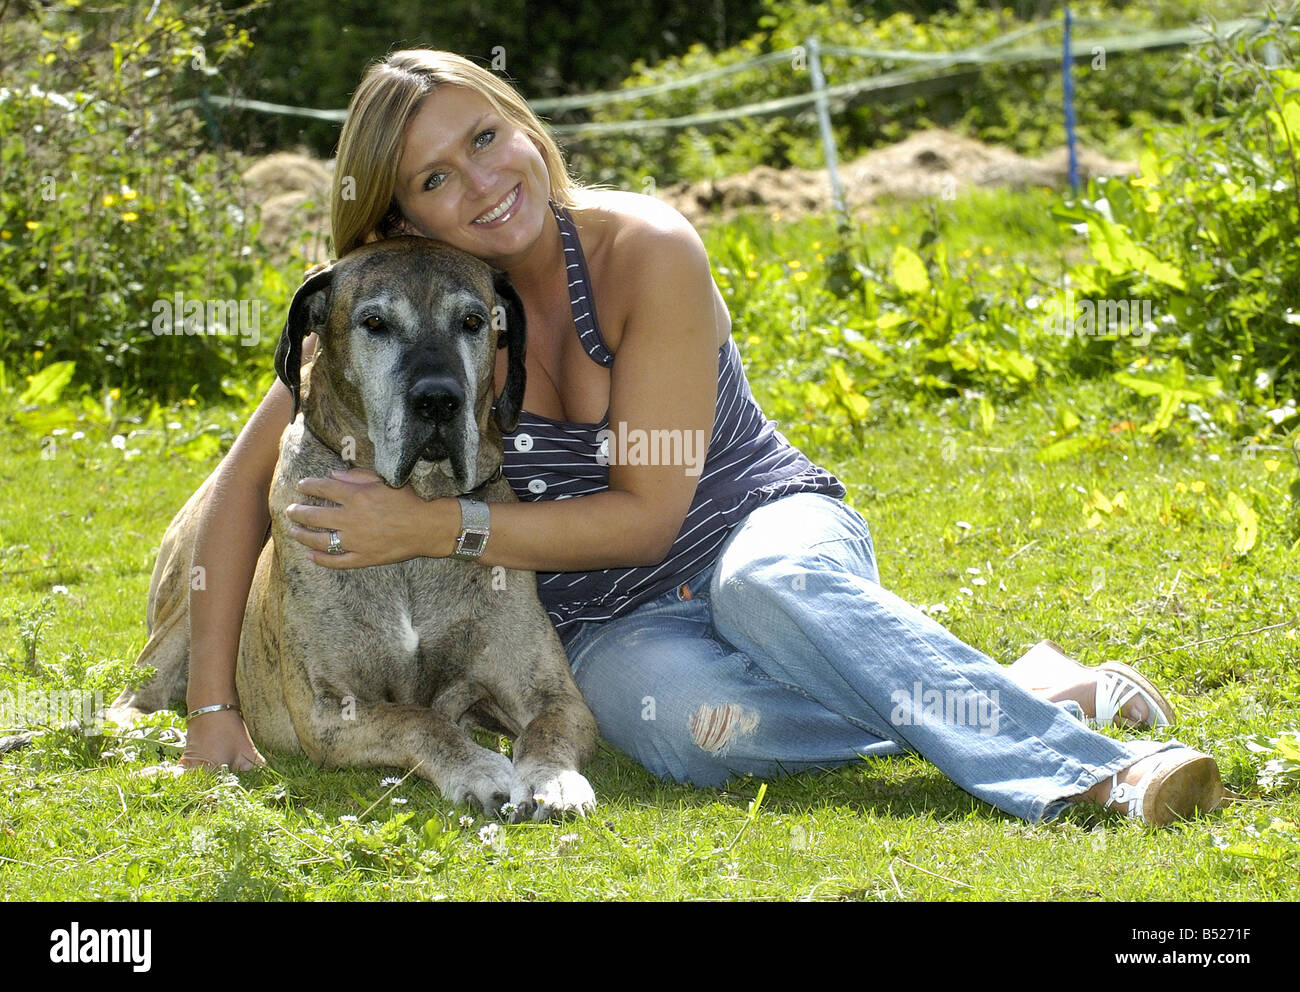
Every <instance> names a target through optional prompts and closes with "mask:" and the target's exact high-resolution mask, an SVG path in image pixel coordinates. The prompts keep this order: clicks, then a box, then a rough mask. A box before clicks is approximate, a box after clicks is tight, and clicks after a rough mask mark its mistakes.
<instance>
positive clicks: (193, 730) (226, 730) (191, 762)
mask: <svg viewBox="0 0 1300 992" xmlns="http://www.w3.org/2000/svg"><path fill="white" fill-rule="evenodd" d="M265 764H266V759H265V758H263V757H262V755H261V754H259V753H258V750H257V747H256V746H255V745H254V744H253V740H252V738H251V737H249V736H248V727H246V726H245V725H244V718H243V717H241V716H240V715H239V713H238V712H237V711H236V710H218V711H216V712H215V713H203V714H200V715H199V716H196V717H195V718H194V719H193V720H191V721H190V724H189V727H188V729H187V732H186V735H185V752H184V753H183V754H182V755H181V758H180V766H181V767H182V768H185V769H189V768H220V767H221V766H222V765H227V766H229V768H230V770H231V771H236V772H246V771H248V770H249V769H250V768H256V767H258V766H259V765H265Z"/></svg>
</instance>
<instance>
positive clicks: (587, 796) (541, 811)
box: [510, 768, 596, 823]
mask: <svg viewBox="0 0 1300 992" xmlns="http://www.w3.org/2000/svg"><path fill="white" fill-rule="evenodd" d="M510 802H511V804H512V805H513V806H514V807H515V810H514V813H513V815H512V817H511V820H512V822H514V823H521V822H523V821H524V820H539V821H540V820H558V819H562V818H563V817H566V816H570V815H573V814H577V815H578V816H586V815H587V813H588V812H590V811H591V810H593V809H595V808H596V794H595V793H594V792H592V791H591V784H590V783H589V782H588V781H587V780H586V779H585V778H584V777H583V776H582V775H580V774H579V773H578V772H575V771H573V770H572V769H571V768H537V769H530V770H529V771H528V772H527V773H524V774H520V773H518V772H517V773H516V775H515V780H514V785H513V786H512V788H511V790H510Z"/></svg>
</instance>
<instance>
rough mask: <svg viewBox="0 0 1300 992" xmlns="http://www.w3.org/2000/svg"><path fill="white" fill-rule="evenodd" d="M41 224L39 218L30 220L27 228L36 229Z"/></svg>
mask: <svg viewBox="0 0 1300 992" xmlns="http://www.w3.org/2000/svg"><path fill="white" fill-rule="evenodd" d="M40 226H41V222H40V221H39V220H29V221H28V222H27V230H29V231H34V230H36V229H37V228H38V227H40Z"/></svg>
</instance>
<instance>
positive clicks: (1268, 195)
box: [1057, 12, 1300, 423]
mask: <svg viewBox="0 0 1300 992" xmlns="http://www.w3.org/2000/svg"><path fill="white" fill-rule="evenodd" d="M1297 31H1298V29H1297V19H1296V14H1295V13H1294V12H1293V13H1292V14H1290V15H1288V16H1286V17H1285V18H1283V19H1280V20H1275V21H1274V22H1273V23H1272V25H1271V27H1270V28H1269V29H1268V30H1265V31H1262V32H1259V33H1257V34H1254V35H1252V36H1242V37H1238V38H1234V39H1230V40H1225V41H1221V42H1219V43H1216V44H1215V45H1213V46H1206V47H1205V48H1204V49H1203V50H1201V51H1200V52H1198V53H1196V54H1195V55H1193V56H1192V58H1191V61H1192V62H1193V64H1195V66H1196V69H1197V73H1198V76H1199V78H1200V79H1201V83H1200V84H1199V87H1198V88H1199V90H1200V91H1201V92H1200V94H1199V95H1200V96H1201V97H1202V98H1204V99H1206V100H1207V101H1212V102H1213V104H1214V108H1215V110H1214V113H1213V114H1212V115H1210V116H1208V117H1206V118H1205V119H1203V120H1199V121H1196V122H1194V123H1191V124H1188V125H1185V126H1181V127H1161V128H1156V129H1154V130H1152V131H1151V132H1150V133H1149V134H1148V135H1147V142H1146V150H1145V151H1144V152H1143V154H1142V156H1141V166H1142V172H1141V175H1140V176H1137V177H1135V178H1132V179H1128V180H1114V179H1112V180H1110V181H1107V182H1104V183H1103V182H1098V183H1096V184H1095V185H1093V186H1092V187H1091V188H1090V190H1089V192H1088V195H1087V197H1085V198H1082V199H1081V200H1080V201H1079V202H1078V203H1076V204H1072V205H1070V206H1067V207H1063V208H1061V209H1059V210H1058V211H1057V213H1058V216H1060V217H1061V218H1062V219H1063V220H1064V221H1066V222H1068V223H1070V224H1073V225H1076V227H1077V229H1079V230H1081V231H1084V232H1086V234H1087V237H1088V243H1089V247H1090V249H1091V255H1092V258H1091V259H1089V260H1088V261H1086V262H1085V263H1083V264H1080V265H1077V266H1075V267H1073V268H1072V270H1071V271H1070V273H1069V278H1070V284H1071V289H1072V291H1073V292H1074V294H1075V295H1076V296H1077V297H1082V298H1097V299H1111V300H1143V301H1147V302H1148V303H1149V304H1150V310H1151V311H1152V312H1153V320H1152V325H1151V326H1150V327H1148V328H1147V330H1148V331H1149V332H1150V333H1148V334H1143V335H1140V336H1136V337H1135V336H1133V335H1122V334H1121V335H1119V336H1111V335H1107V336H1097V337H1090V338H1076V339H1075V342H1076V347H1077V353H1076V354H1075V356H1074V358H1075V363H1076V366H1077V367H1079V368H1081V369H1085V370H1090V371H1118V372H1119V373H1120V374H1126V370H1131V368H1130V367H1131V366H1133V365H1137V366H1138V367H1146V366H1150V368H1152V369H1154V370H1155V371H1157V372H1162V371H1164V372H1170V373H1172V374H1173V376H1174V378H1178V377H1179V374H1180V373H1179V371H1178V370H1179V368H1180V367H1181V368H1185V369H1186V370H1187V371H1188V372H1190V373H1191V374H1192V375H1199V376H1201V377H1203V378H1204V379H1211V378H1212V379H1214V380H1218V381H1219V382H1221V383H1222V384H1223V385H1224V386H1225V387H1227V388H1228V389H1229V390H1230V391H1232V392H1235V393H1236V394H1237V395H1239V396H1243V397H1247V398H1252V399H1254V400H1256V401H1257V402H1259V403H1262V404H1267V405H1269V406H1273V407H1275V408H1281V407H1282V405H1283V404H1284V402H1285V401H1286V400H1288V399H1290V400H1292V401H1293V402H1292V407H1291V409H1292V411H1294V399H1295V398H1296V396H1297V394H1300V72H1297V71H1296V70H1295V68H1294V65H1295V56H1296V50H1297ZM1186 381H1188V382H1191V381H1192V380H1186ZM1130 384H1133V383H1130ZM1293 416H1295V414H1294V412H1293V413H1292V414H1291V416H1284V415H1283V414H1282V413H1280V412H1279V413H1278V414H1277V415H1275V417H1274V420H1275V422H1276V423H1282V422H1283V421H1284V420H1291V417H1293ZM1279 417H1281V419H1278V418H1279Z"/></svg>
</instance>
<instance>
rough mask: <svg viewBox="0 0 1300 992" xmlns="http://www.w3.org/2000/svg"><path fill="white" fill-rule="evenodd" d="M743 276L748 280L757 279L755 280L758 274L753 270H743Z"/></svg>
mask: <svg viewBox="0 0 1300 992" xmlns="http://www.w3.org/2000/svg"><path fill="white" fill-rule="evenodd" d="M745 275H746V276H747V277H748V278H750V279H757V278H758V273H757V272H755V271H754V270H753V269H746V270H745Z"/></svg>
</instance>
